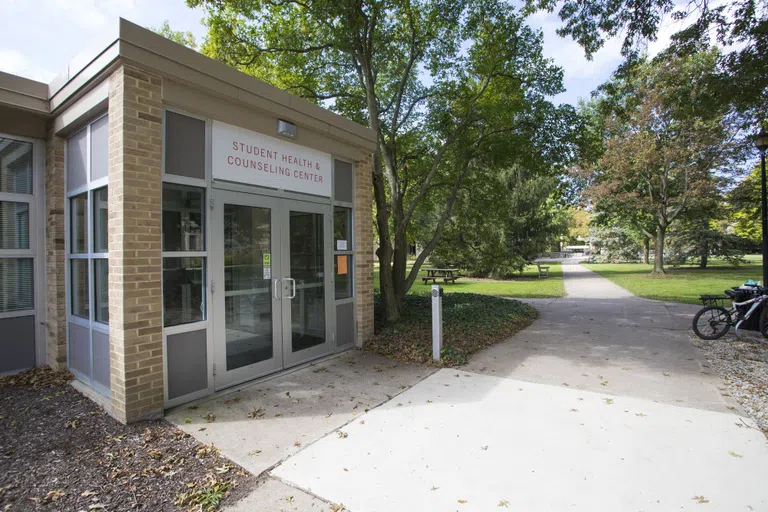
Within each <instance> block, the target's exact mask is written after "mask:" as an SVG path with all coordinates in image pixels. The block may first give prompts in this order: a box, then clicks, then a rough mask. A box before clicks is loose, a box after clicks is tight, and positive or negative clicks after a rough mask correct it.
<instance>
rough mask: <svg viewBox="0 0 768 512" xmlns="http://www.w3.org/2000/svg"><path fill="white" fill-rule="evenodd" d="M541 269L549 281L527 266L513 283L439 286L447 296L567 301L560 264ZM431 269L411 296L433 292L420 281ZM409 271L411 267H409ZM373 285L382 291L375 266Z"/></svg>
mask: <svg viewBox="0 0 768 512" xmlns="http://www.w3.org/2000/svg"><path fill="white" fill-rule="evenodd" d="M542 266H545V267H550V268H549V278H539V277H538V269H537V268H536V265H528V266H527V267H526V268H525V269H524V270H523V273H522V274H521V275H520V276H518V277H514V278H512V279H503V280H497V279H473V278H471V277H461V278H459V279H458V280H457V281H456V282H455V283H450V284H445V283H443V282H442V281H441V280H440V279H438V280H437V284H439V285H440V286H442V287H443V291H444V292H445V293H446V294H448V293H476V294H480V295H495V296H499V297H514V298H518V299H548V298H555V297H565V285H564V284H563V271H562V267H561V265H560V263H556V262H553V263H542ZM427 267H429V265H426V264H425V265H423V266H422V271H421V272H419V277H418V278H417V279H416V281H415V282H414V283H413V286H412V287H411V289H410V291H409V293H414V294H419V293H429V291H430V290H431V288H432V282H429V283H428V284H424V281H423V280H422V279H421V278H422V276H426V272H424V271H423V269H424V268H427ZM408 270H409V271H410V266H409V267H408ZM373 285H374V288H375V290H376V291H377V292H378V290H379V267H378V265H376V266H375V270H374V273H373Z"/></svg>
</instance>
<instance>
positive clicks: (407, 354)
mask: <svg viewBox="0 0 768 512" xmlns="http://www.w3.org/2000/svg"><path fill="white" fill-rule="evenodd" d="M379 299H380V297H379V295H378V294H377V295H376V298H375V302H374V308H375V310H376V314H375V315H374V317H375V318H376V319H377V325H376V334H375V335H374V337H373V338H372V339H371V340H369V341H368V342H367V343H366V344H365V346H364V347H363V348H364V349H365V350H368V351H370V352H374V353H377V354H380V355H383V356H385V357H389V358H392V359H397V360H400V361H410V362H415V363H421V364H437V363H435V362H433V361H432V301H431V297H430V295H428V294H425V293H415V294H409V295H407V296H406V298H405V313H404V316H403V319H402V321H400V322H399V323H397V324H395V325H390V326H383V325H381V324H382V323H381V302H380V300H379ZM538 317H539V312H538V311H537V310H536V309H535V308H534V307H533V306H531V305H529V304H525V303H523V302H520V301H518V300H511V299H504V298H501V297H493V296H489V295H479V294H475V293H451V294H447V295H445V296H443V350H442V361H441V362H440V363H439V364H437V365H438V366H445V367H454V366H461V365H463V364H466V363H467V362H468V361H469V358H470V356H471V355H472V354H474V353H476V352H478V351H479V350H482V349H484V348H486V347H489V346H491V345H494V344H496V343H499V342H501V341H504V340H506V339H508V338H509V337H511V336H512V335H514V334H515V333H517V332H519V331H520V330H522V329H524V328H525V327H528V326H529V325H531V324H532V323H533V321H534V320H536V319H537V318H538Z"/></svg>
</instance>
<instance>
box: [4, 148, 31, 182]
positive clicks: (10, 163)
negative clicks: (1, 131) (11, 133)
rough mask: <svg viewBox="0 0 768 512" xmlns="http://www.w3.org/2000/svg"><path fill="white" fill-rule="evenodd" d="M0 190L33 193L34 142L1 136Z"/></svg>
mask: <svg viewBox="0 0 768 512" xmlns="http://www.w3.org/2000/svg"><path fill="white" fill-rule="evenodd" d="M0 192H8V193H10V194H31V193H32V143H31V142H22V141H18V140H13V139H6V138H4V137H0Z"/></svg>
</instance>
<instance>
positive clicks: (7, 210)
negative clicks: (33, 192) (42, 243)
mask: <svg viewBox="0 0 768 512" xmlns="http://www.w3.org/2000/svg"><path fill="white" fill-rule="evenodd" d="M0 249H29V203H15V202H11V201H0Z"/></svg>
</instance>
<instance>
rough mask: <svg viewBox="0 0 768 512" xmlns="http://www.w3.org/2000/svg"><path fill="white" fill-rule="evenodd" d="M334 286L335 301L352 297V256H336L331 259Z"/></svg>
mask: <svg viewBox="0 0 768 512" xmlns="http://www.w3.org/2000/svg"><path fill="white" fill-rule="evenodd" d="M333 271H334V274H335V275H334V279H333V282H334V285H335V289H336V298H337V299H346V298H349V297H351V296H352V256H351V255H349V254H336V255H335V256H334V257H333Z"/></svg>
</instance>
